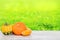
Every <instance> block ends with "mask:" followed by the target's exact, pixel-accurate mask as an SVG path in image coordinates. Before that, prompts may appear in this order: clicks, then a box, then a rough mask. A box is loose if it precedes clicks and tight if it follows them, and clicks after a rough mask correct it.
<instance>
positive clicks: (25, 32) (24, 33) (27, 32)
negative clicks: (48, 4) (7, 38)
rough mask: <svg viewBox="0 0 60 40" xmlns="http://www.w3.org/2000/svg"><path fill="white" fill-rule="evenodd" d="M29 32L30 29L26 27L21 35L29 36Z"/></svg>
mask: <svg viewBox="0 0 60 40" xmlns="http://www.w3.org/2000/svg"><path fill="white" fill-rule="evenodd" d="M31 32H32V30H31V29H29V28H27V30H25V31H23V32H22V35H23V36H29V35H30V34H31Z"/></svg>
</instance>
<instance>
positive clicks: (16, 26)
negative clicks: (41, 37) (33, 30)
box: [12, 22, 26, 35]
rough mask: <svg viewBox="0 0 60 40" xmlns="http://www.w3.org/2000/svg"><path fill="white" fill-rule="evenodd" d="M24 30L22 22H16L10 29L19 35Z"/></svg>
mask: <svg viewBox="0 0 60 40" xmlns="http://www.w3.org/2000/svg"><path fill="white" fill-rule="evenodd" d="M24 30H26V26H25V24H24V23H23V22H18V23H16V24H14V25H13V27H12V31H13V33H14V34H16V35H20V34H21V33H22V32H23V31H24Z"/></svg>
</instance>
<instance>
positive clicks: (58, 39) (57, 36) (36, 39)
mask: <svg viewBox="0 0 60 40" xmlns="http://www.w3.org/2000/svg"><path fill="white" fill-rule="evenodd" d="M0 40H60V31H32V34H31V35H30V36H16V35H3V34H2V33H1V32H0Z"/></svg>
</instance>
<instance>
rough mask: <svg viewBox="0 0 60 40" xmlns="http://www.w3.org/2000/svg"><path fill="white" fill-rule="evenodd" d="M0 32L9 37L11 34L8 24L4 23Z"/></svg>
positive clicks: (10, 27)
mask: <svg viewBox="0 0 60 40" xmlns="http://www.w3.org/2000/svg"><path fill="white" fill-rule="evenodd" d="M1 31H2V33H3V34H4V35H9V34H11V33H12V26H11V25H9V24H8V23H5V24H4V25H3V26H2V28H1Z"/></svg>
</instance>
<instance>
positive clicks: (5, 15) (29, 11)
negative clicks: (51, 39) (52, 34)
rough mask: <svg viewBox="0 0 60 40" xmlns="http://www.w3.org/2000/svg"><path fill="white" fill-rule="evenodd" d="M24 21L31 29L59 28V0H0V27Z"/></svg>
mask: <svg viewBox="0 0 60 40" xmlns="http://www.w3.org/2000/svg"><path fill="white" fill-rule="evenodd" d="M5 22H8V23H10V24H14V23H16V22H24V23H25V24H26V26H27V27H29V28H31V29H32V30H60V0H0V27H1V26H2V25H3V24H4V23H5Z"/></svg>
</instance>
